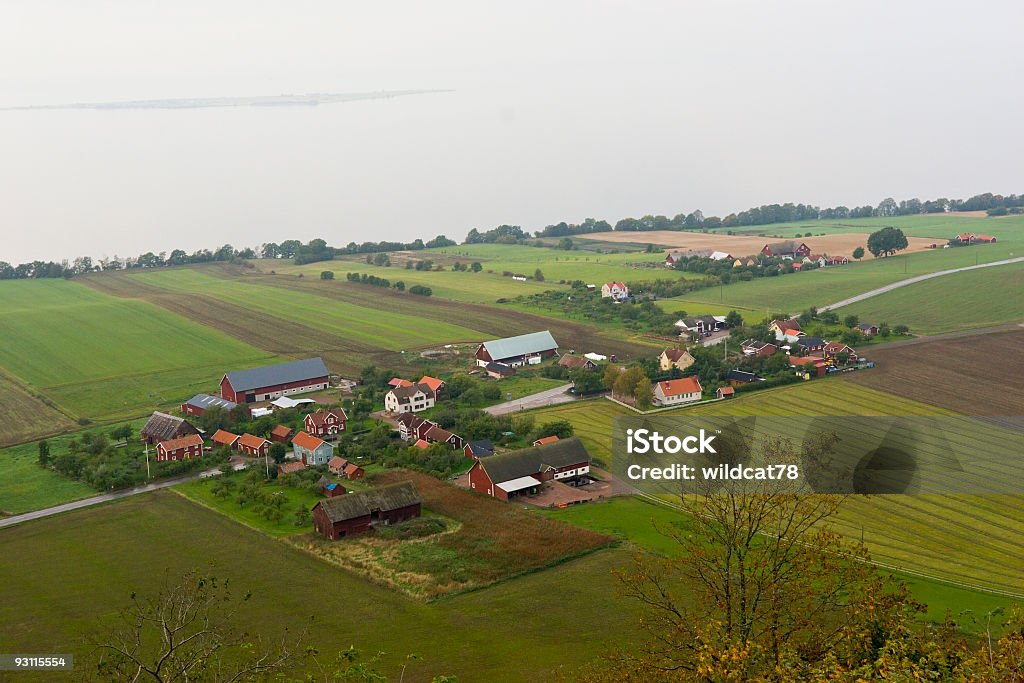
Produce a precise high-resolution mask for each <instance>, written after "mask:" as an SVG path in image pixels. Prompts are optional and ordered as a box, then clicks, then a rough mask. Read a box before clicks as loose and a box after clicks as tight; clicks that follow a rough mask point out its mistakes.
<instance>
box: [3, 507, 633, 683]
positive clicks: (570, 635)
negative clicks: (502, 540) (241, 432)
mask: <svg viewBox="0 0 1024 683" xmlns="http://www.w3.org/2000/svg"><path fill="white" fill-rule="evenodd" d="M545 521H546V520H545ZM0 539H2V542H3V546H4V552H3V553H2V554H0V623H3V624H4V628H3V629H0V651H3V652H22V651H32V652H71V653H74V654H75V655H76V656H77V658H78V659H79V662H81V661H82V659H83V658H84V657H85V655H86V653H87V652H88V647H87V645H86V643H85V639H86V638H87V637H88V636H89V635H91V634H94V633H96V632H97V631H98V630H99V629H101V628H102V627H103V626H104V625H105V624H107V623H109V622H110V620H112V619H113V618H114V617H115V615H116V612H117V610H118V609H120V608H121V607H123V606H127V604H128V602H129V595H130V593H132V592H133V591H134V592H137V593H138V594H139V595H141V596H149V595H153V594H154V593H155V592H156V591H157V590H158V589H159V588H160V587H161V586H162V585H163V583H164V577H165V576H170V577H178V576H180V575H181V574H182V573H184V572H185V571H186V570H188V569H191V568H199V569H201V570H205V571H209V572H211V573H213V574H215V575H216V576H218V577H222V578H230V579H231V581H232V584H233V585H234V587H235V589H236V591H237V594H238V595H242V594H244V593H246V592H251V593H252V597H251V598H250V599H249V600H248V601H247V602H246V603H245V606H244V607H243V608H242V610H241V611H240V612H239V614H238V615H237V619H238V621H237V624H238V627H239V628H240V629H247V630H249V631H250V632H254V633H261V634H262V635H264V636H265V637H267V638H271V639H272V638H273V637H275V636H277V635H279V634H280V630H279V629H283V628H284V627H285V626H287V627H289V628H290V629H291V630H292V632H301V631H302V630H303V629H304V628H308V636H307V638H306V640H307V642H309V644H311V645H314V646H316V647H318V648H320V649H321V651H322V652H324V653H325V656H326V658H330V657H331V656H332V655H333V653H334V652H337V651H341V650H344V649H347V648H348V647H349V646H350V645H354V646H355V647H356V648H357V649H359V650H361V651H362V652H364V653H365V654H367V655H372V654H373V653H375V652H382V653H384V654H383V655H382V657H381V662H380V664H381V668H382V669H383V671H384V672H385V673H387V674H388V675H389V676H394V677H396V678H397V676H398V675H399V672H400V670H401V668H402V666H403V665H406V664H407V665H408V669H406V671H405V680H415V681H422V680H429V679H430V678H431V677H432V676H434V675H439V674H452V675H455V676H458V678H459V680H466V681H475V680H504V679H507V678H508V672H509V671H511V670H514V671H515V672H516V678H518V679H528V680H536V681H543V680H553V679H554V678H555V676H556V672H559V671H572V670H574V669H575V668H577V667H579V666H582V665H584V664H586V663H587V662H589V661H592V660H593V659H595V658H596V657H599V656H600V655H601V654H603V653H605V652H607V650H608V648H609V647H611V646H616V645H617V646H625V645H628V644H629V643H630V642H634V641H635V640H637V639H638V638H639V633H638V629H637V613H636V611H635V607H634V605H633V604H632V603H629V602H625V601H623V600H620V599H618V598H617V597H616V596H615V585H616V582H615V580H614V578H613V576H612V570H613V569H614V568H615V567H617V566H621V565H622V564H623V563H625V562H627V561H628V559H629V557H628V554H627V553H626V552H624V551H621V550H617V549H609V550H605V551H602V552H598V553H593V554H590V555H587V556H584V557H582V558H580V559H577V560H573V561H570V562H567V563H565V564H562V565H560V566H559V567H558V568H557V570H555V571H540V572H536V573H532V574H528V575H526V576H522V577H520V578H518V579H517V580H515V581H508V582H504V583H500V584H497V585H494V586H491V587H489V588H487V589H485V590H479V591H473V592H470V593H465V594H461V595H456V596H452V597H449V598H445V599H444V600H440V601H437V602H433V603H429V604H428V603H424V602H422V601H419V600H414V599H411V598H408V597H406V596H404V595H402V594H400V593H398V592H395V591H392V590H389V589H387V588H383V587H380V586H376V585H374V584H372V583H369V582H367V581H365V580H363V579H362V578H360V577H358V576H356V575H354V574H351V573H349V572H347V571H344V570H341V569H339V568H337V567H334V566H332V565H331V564H328V563H327V562H323V561H321V560H319V559H317V558H315V557H313V556H311V555H309V554H306V553H303V552H299V551H297V550H295V549H293V548H292V547H291V546H289V545H288V544H287V543H285V542H282V541H280V540H275V539H272V538H270V537H268V536H266V535H264V534H262V533H259V532H257V531H254V530H252V529H249V528H246V527H245V526H242V525H240V524H238V523H237V522H235V521H233V520H231V519H229V518H228V517H225V516H223V515H220V514H217V513H216V512H213V511H211V510H208V509H206V508H203V507H201V506H198V505H195V504H194V503H192V502H190V501H189V500H187V499H185V498H183V497H181V496H178V495H175V494H174V493H171V492H167V491H161V492H156V493H153V494H145V495H140V496H135V497H132V498H130V499H125V500H121V501H118V502H116V503H112V504H109V505H103V506H99V507H95V508H89V509H86V510H80V511H76V512H73V513H68V514H66V515H61V516H57V517H51V518H48V519H44V520H40V521H37V522H32V523H28V524H23V525H19V526H17V527H12V528H8V529H2V530H0ZM72 568H73V569H72ZM71 571H73V575H74V581H71V582H69V581H68V577H69V572H71ZM527 625H528V626H527ZM613 638H614V641H613ZM480 653H486V656H480ZM407 655H417V656H418V658H417V659H412V660H409V659H407ZM80 678H81V672H80V671H78V672H75V673H74V674H69V675H68V677H67V678H66V679H63V680H80ZM19 680H25V681H51V680H62V679H60V678H56V677H54V676H53V675H52V674H43V675H38V676H36V675H34V674H31V673H25V674H22V675H21V677H20V678H19Z"/></svg>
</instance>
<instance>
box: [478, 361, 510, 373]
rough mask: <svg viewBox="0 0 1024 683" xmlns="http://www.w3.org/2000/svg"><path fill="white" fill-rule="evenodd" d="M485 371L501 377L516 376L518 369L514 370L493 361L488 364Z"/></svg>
mask: <svg viewBox="0 0 1024 683" xmlns="http://www.w3.org/2000/svg"><path fill="white" fill-rule="evenodd" d="M484 370H486V371H487V372H496V373H498V374H499V375H514V374H516V369H515V368H513V367H511V366H508V365H505V364H504V363H495V362H494V361H491V362H490V363H488V364H487V366H486V367H485V368H484Z"/></svg>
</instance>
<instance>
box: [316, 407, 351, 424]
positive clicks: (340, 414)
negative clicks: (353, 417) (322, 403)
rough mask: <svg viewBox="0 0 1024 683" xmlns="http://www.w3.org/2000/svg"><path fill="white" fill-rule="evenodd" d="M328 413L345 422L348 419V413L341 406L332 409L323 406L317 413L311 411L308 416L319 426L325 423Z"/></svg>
mask: <svg viewBox="0 0 1024 683" xmlns="http://www.w3.org/2000/svg"><path fill="white" fill-rule="evenodd" d="M328 415H334V416H335V417H337V418H338V419H339V420H341V421H343V422H344V421H347V420H348V415H346V414H345V411H344V410H343V409H341V408H331V409H330V410H326V409H324V408H321V409H320V410H318V411H316V412H315V413H310V414H309V415H307V416H306V417H307V418H309V419H310V421H312V423H313V424H315V425H316V426H317V427H320V426H322V425H323V424H324V423H325V421H326V419H327V416H328Z"/></svg>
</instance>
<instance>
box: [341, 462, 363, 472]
mask: <svg viewBox="0 0 1024 683" xmlns="http://www.w3.org/2000/svg"><path fill="white" fill-rule="evenodd" d="M362 471H363V468H362V467H360V466H359V465H357V464H355V463H354V462H350V463H348V464H347V465H345V469H344V472H345V474H353V473H355V472H362Z"/></svg>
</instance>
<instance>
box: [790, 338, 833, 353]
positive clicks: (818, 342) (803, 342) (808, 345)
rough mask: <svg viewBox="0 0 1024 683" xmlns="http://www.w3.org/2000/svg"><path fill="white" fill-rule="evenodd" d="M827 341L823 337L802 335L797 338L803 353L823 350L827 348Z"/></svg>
mask: <svg viewBox="0 0 1024 683" xmlns="http://www.w3.org/2000/svg"><path fill="white" fill-rule="evenodd" d="M826 343H827V342H826V341H825V340H824V339H822V338H821V337H807V336H804V337H800V338H799V339H797V340H796V345H797V347H799V349H800V352H801V353H811V352H813V351H821V350H822V349H824V348H825V344H826Z"/></svg>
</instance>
